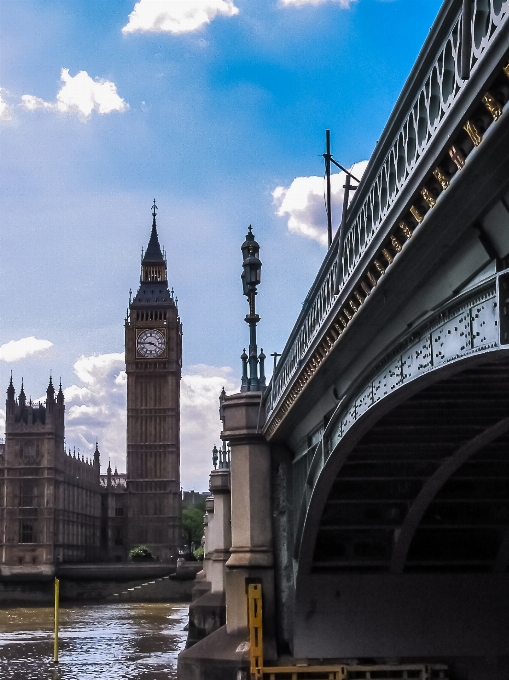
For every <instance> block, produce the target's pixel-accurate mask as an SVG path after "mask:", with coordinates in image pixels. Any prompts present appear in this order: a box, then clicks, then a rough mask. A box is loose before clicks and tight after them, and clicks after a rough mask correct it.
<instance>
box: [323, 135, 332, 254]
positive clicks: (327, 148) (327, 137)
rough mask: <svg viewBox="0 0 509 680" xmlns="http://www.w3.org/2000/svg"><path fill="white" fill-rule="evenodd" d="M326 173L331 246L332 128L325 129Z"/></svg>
mask: <svg viewBox="0 0 509 680" xmlns="http://www.w3.org/2000/svg"><path fill="white" fill-rule="evenodd" d="M323 157H324V158H325V174H326V177H327V244H328V247H329V248H330V247H331V244H332V206H331V198H330V161H331V153H330V130H325V153H324V154H323Z"/></svg>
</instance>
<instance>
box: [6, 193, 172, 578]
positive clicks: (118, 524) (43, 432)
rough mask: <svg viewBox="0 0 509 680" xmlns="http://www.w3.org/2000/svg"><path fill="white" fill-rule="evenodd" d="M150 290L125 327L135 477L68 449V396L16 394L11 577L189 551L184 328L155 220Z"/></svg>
mask: <svg viewBox="0 0 509 680" xmlns="http://www.w3.org/2000/svg"><path fill="white" fill-rule="evenodd" d="M152 216H153V221H152V232H151V234H150V240H149V243H148V246H147V249H146V251H145V254H144V256H143V257H142V262H141V276H140V285H139V289H138V292H137V293H136V296H135V297H134V298H133V299H131V300H130V303H129V312H128V316H127V318H126V320H125V362H126V373H127V472H126V473H121V474H119V473H117V470H116V469H115V471H112V470H111V467H109V466H108V471H107V473H106V474H101V472H100V453H99V447H98V445H97V444H96V448H95V452H94V454H93V458H91V459H90V460H88V459H85V458H84V457H83V456H81V457H80V455H79V453H78V455H77V456H76V453H75V452H71V451H70V450H66V447H65V422H64V413H65V403H64V394H63V391H62V386H61V385H60V387H59V389H58V391H56V390H55V387H54V385H53V382H52V380H51V378H50V380H49V384H48V388H47V391H46V400H45V403H38V404H35V403H32V402H31V401H28V402H27V399H26V396H25V391H24V387H23V384H21V389H20V391H19V394H18V395H17V396H16V391H15V387H14V384H13V381H12V377H11V381H10V383H9V386H8V388H7V401H6V422H5V443H4V444H0V569H1V573H2V574H5V575H8V574H10V573H19V572H20V571H21V572H22V571H23V570H27V571H29V570H32V569H33V568H34V565H37V566H38V567H42V568H45V569H46V570H49V571H51V569H53V568H54V566H55V565H56V564H58V563H66V562H68V563H69V562H98V561H124V560H126V559H127V558H128V555H129V551H130V550H131V549H132V548H134V547H136V546H139V545H146V546H147V547H149V548H150V550H151V552H152V554H153V555H154V557H155V558H156V559H158V560H161V561H163V562H169V561H171V560H172V559H174V557H175V556H176V553H177V549H178V545H179V537H180V533H179V520H180V377H181V365H182V325H181V322H180V318H179V315H178V309H177V305H176V300H175V299H174V297H173V293H172V292H170V291H169V289H168V276H167V265H166V259H165V257H164V256H163V253H162V252H161V247H160V245H159V239H158V235H157V226H156V206H155V202H154V206H153V211H152Z"/></svg>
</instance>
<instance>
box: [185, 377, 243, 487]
mask: <svg viewBox="0 0 509 680" xmlns="http://www.w3.org/2000/svg"><path fill="white" fill-rule="evenodd" d="M239 382H240V379H239V380H237V381H236V382H235V381H234V379H233V378H232V369H231V368H229V367H228V366H222V367H220V368H218V367H215V366H207V365H205V364H197V365H195V366H190V368H189V372H188V373H186V374H185V375H183V376H182V383H181V394H180V403H181V423H180V430H181V462H180V469H181V477H182V482H181V483H182V486H183V488H184V489H189V488H194V489H196V490H200V491H206V490H207V489H208V479H209V473H210V470H211V469H212V447H213V446H214V444H217V445H218V446H219V444H220V443H221V442H220V439H219V433H220V431H221V421H220V420H219V394H220V393H221V390H222V388H223V387H224V388H225V390H226V391H227V392H235V391H238V389H239Z"/></svg>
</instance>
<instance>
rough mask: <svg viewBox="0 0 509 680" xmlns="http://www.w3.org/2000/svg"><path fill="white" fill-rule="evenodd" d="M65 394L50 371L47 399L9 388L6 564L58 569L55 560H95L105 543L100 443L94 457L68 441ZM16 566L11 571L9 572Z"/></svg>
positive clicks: (2, 557)
mask: <svg viewBox="0 0 509 680" xmlns="http://www.w3.org/2000/svg"><path fill="white" fill-rule="evenodd" d="M64 412H65V405H64V395H63V392H62V386H60V389H59V390H58V392H57V393H56V392H55V389H54V387H53V383H52V381H51V379H50V381H49V385H48V389H47V391H46V400H45V403H37V404H35V403H32V401H31V400H29V401H27V399H26V396H25V391H24V389H23V385H22V386H21V390H20V393H19V396H18V398H16V395H15V390H14V385H13V383H12V378H11V381H10V383H9V387H8V388H7V401H6V419H5V444H4V445H2V446H1V447H0V565H9V567H8V568H7V567H3V566H2V568H1V571H2V575H5V574H6V573H7V572H6V571H5V569H6V568H7V569H9V568H11V569H15V570H16V569H17V570H18V572H19V573H21V572H23V571H26V570H27V569H32V571H34V573H35V572H41V570H42V572H41V573H43V572H44V569H47V570H49V571H48V573H52V571H51V570H52V568H53V565H54V564H55V563H60V562H87V561H88V562H92V561H96V560H98V559H100V558H101V554H100V547H99V531H100V512H101V496H100V484H99V475H100V469H99V450H98V449H97V447H96V451H95V454H94V458H93V460H92V459H91V460H90V461H88V460H87V461H85V460H84V459H83V458H80V456H79V454H78V457H77V458H76V453H74V456H73V455H71V452H70V451H69V453H67V452H66V451H65V447H64V433H65V430H64ZM9 573H10V572H9Z"/></svg>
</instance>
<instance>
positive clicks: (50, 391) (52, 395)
mask: <svg viewBox="0 0 509 680" xmlns="http://www.w3.org/2000/svg"><path fill="white" fill-rule="evenodd" d="M46 399H47V400H48V402H49V401H53V400H54V399H55V388H54V387H53V380H52V377H51V375H50V377H49V384H48V389H47V390H46Z"/></svg>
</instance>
